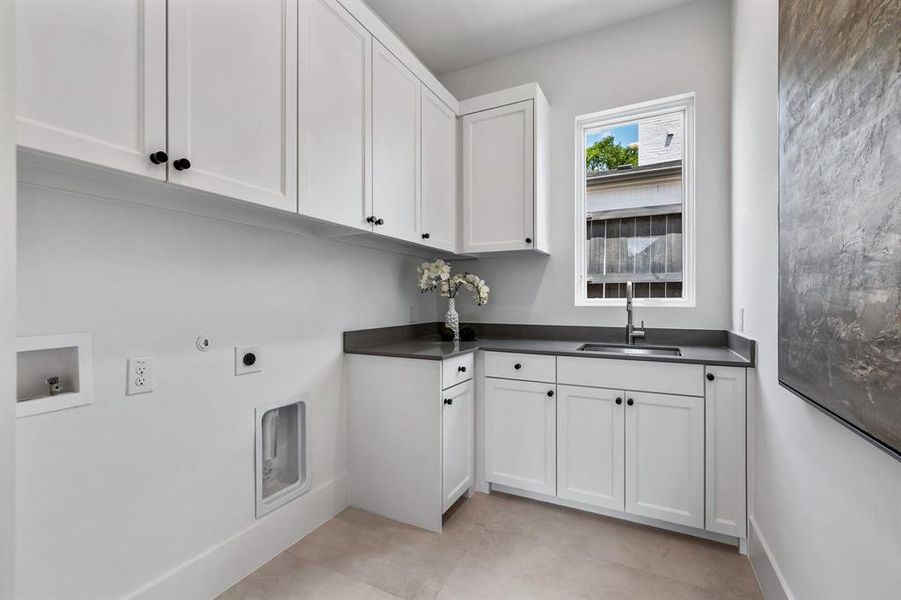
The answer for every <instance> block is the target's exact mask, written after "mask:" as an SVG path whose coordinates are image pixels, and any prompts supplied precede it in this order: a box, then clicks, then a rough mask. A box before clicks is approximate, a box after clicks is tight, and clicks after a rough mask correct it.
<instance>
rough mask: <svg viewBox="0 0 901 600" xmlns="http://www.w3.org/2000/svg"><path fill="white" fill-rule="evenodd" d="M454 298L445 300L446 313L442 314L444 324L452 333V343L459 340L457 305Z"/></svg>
mask: <svg viewBox="0 0 901 600" xmlns="http://www.w3.org/2000/svg"><path fill="white" fill-rule="evenodd" d="M454 300H455V299H454V298H448V299H447V312H446V313H445V314H444V324H445V325H446V326H447V328H448V329H450V330H451V331H453V332H454V341H455V342H456V341H459V339H460V315H458V314H457V304H456V302H455V301H454Z"/></svg>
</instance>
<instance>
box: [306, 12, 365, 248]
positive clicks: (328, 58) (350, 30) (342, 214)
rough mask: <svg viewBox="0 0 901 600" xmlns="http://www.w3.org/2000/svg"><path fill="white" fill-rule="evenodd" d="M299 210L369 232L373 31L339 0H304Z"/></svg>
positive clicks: (307, 214)
mask: <svg viewBox="0 0 901 600" xmlns="http://www.w3.org/2000/svg"><path fill="white" fill-rule="evenodd" d="M299 44H300V57H299V64H300V75H299V86H300V117H299V119H300V120H299V136H300V157H299V161H300V181H299V186H300V214H302V215H306V216H309V217H314V218H316V219H320V220H323V221H328V222H330V223H338V224H341V225H346V226H348V227H355V228H358V229H363V230H367V231H369V230H371V229H372V224H371V223H370V222H369V221H368V220H367V219H369V218H370V217H371V216H372V176H371V167H372V136H371V118H372V95H371V94H372V36H371V35H370V33H369V32H368V31H367V30H366V29H365V28H364V27H363V26H362V25H360V23H359V22H357V20H356V19H354V18H353V17H352V16H351V15H350V13H348V12H347V10H345V8H344V7H343V6H341V5H340V4H338V3H337V2H336V1H335V0H304V1H303V2H301V3H300V34H299Z"/></svg>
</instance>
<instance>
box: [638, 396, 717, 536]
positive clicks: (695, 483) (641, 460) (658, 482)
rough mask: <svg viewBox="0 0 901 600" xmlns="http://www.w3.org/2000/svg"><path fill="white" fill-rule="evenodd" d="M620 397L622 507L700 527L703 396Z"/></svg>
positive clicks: (644, 514)
mask: <svg viewBox="0 0 901 600" xmlns="http://www.w3.org/2000/svg"><path fill="white" fill-rule="evenodd" d="M626 396H627V399H626V511H627V512H629V513H632V514H634V515H641V516H644V517H651V518H654V519H660V520H662V521H669V522H670V523H679V524H680V525H687V526H689V527H697V528H699V529H703V528H704V398H698V397H695V396H676V395H671V394H650V393H646V392H627V394H626Z"/></svg>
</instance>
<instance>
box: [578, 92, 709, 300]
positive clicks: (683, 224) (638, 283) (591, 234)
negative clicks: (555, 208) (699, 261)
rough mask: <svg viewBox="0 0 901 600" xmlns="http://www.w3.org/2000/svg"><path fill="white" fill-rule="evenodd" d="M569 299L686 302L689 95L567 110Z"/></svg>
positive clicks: (689, 270)
mask: <svg viewBox="0 0 901 600" xmlns="http://www.w3.org/2000/svg"><path fill="white" fill-rule="evenodd" d="M576 157H577V164H576V228H575V231H576V305H578V306H598V305H601V306H603V305H611V304H623V303H624V300H623V298H625V294H626V282H628V281H631V282H633V284H634V286H633V293H634V297H635V299H636V300H635V301H636V304H643V305H646V306H653V305H661V306H694V213H693V209H694V176H693V175H694V171H693V163H694V161H693V157H694V94H685V95H682V96H674V97H671V98H664V99H662V100H654V101H651V102H644V103H641V104H635V105H632V106H626V107H623V108H617V109H613V110H607V111H603V112H598V113H592V114H590V115H583V116H581V117H577V118H576Z"/></svg>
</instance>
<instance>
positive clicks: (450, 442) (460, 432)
mask: <svg viewBox="0 0 901 600" xmlns="http://www.w3.org/2000/svg"><path fill="white" fill-rule="evenodd" d="M443 395H444V410H443V413H442V417H441V449H442V453H441V462H442V467H443V471H442V478H441V480H442V507H441V511H442V512H444V511H446V510H447V509H448V508H450V507H451V505H452V504H453V503H454V502H456V501H457V500H458V499H459V498H460V496H462V495H463V493H464V492H465V491H466V490H467V489H469V488H470V487H472V479H473V467H474V462H473V460H474V459H473V453H474V445H473V437H474V432H473V429H474V427H475V423H474V421H473V414H474V413H473V404H474V402H473V393H472V381H467V382H466V383H461V384H459V385H455V386H454V387H452V388H449V389H447V390H445V391H444V392H443Z"/></svg>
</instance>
